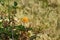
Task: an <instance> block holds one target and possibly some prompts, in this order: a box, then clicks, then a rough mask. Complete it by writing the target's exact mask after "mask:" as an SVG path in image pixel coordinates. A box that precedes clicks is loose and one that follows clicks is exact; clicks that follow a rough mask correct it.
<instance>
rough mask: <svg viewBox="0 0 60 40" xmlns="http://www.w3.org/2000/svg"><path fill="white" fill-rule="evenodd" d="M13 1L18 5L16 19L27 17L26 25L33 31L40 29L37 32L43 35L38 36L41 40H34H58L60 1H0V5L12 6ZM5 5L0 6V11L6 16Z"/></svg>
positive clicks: (59, 33) (38, 39)
mask: <svg viewBox="0 0 60 40" xmlns="http://www.w3.org/2000/svg"><path fill="white" fill-rule="evenodd" d="M14 1H16V2H17V3H18V5H17V9H16V11H17V12H16V18H18V19H19V20H20V19H21V18H23V17H28V18H29V23H28V24H31V27H32V28H33V29H34V31H37V30H39V29H41V30H39V31H41V33H44V34H38V36H40V37H41V38H38V37H37V38H36V40H60V0H9V2H8V0H2V2H1V3H2V4H3V2H4V4H5V5H8V3H9V5H10V6H13V3H14ZM5 5H4V6H2V5H1V4H0V11H1V12H2V11H3V12H4V13H7V15H8V10H7V9H8V8H7V6H5ZM10 10H11V7H10ZM1 12H0V14H1ZM17 21H18V20H17ZM19 22H21V21H19Z"/></svg>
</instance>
